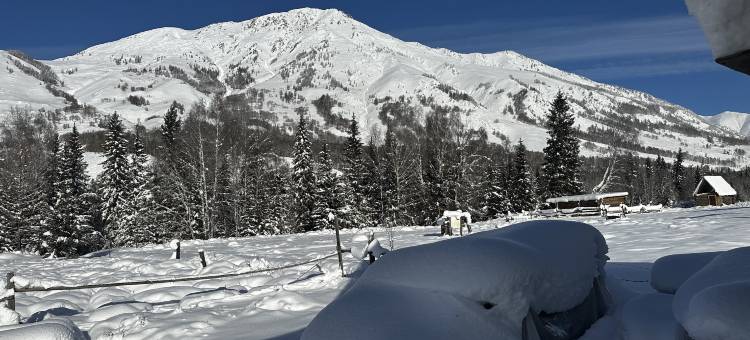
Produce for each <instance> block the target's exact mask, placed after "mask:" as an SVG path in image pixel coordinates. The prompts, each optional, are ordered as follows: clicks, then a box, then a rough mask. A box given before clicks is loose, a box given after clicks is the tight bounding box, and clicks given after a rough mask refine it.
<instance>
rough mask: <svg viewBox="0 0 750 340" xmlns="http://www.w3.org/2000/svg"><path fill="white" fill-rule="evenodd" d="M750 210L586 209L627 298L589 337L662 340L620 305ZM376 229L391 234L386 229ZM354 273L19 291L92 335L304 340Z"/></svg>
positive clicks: (148, 264)
mask: <svg viewBox="0 0 750 340" xmlns="http://www.w3.org/2000/svg"><path fill="white" fill-rule="evenodd" d="M748 217H750V207H749V206H747V205H735V206H730V207H721V208H716V207H710V208H691V209H670V210H667V211H665V212H663V213H652V214H643V215H639V214H633V215H629V216H628V217H627V218H624V219H613V220H603V219H601V218H599V217H586V218H574V220H577V221H580V222H585V223H588V224H591V225H593V226H595V227H596V228H597V229H598V230H599V231H600V232H601V233H602V234H603V235H604V238H605V239H606V242H607V244H608V248H609V253H608V256H609V257H610V258H611V259H610V261H609V262H608V263H607V265H606V267H605V269H606V272H607V280H608V283H607V285H608V287H609V289H610V291H611V293H612V294H613V295H614V298H615V304H616V305H615V308H616V311H615V313H614V314H613V315H611V316H607V317H605V318H604V319H602V320H600V322H598V323H597V324H596V325H595V327H594V328H592V330H591V331H590V332H589V333H590V334H587V336H586V337H585V339H595V340H602V339H608V340H609V339H622V338H624V339H640V340H642V339H651V338H654V339H657V338H658V337H657V336H656V335H652V337H648V338H644V337H640V338H639V337H638V336H637V334H640V333H635V334H629V335H628V334H623V332H624V331H628V329H625V330H623V327H622V323H626V325H629V326H630V327H634V328H633V329H635V330H639V331H640V332H641V333H643V332H646V333H648V332H649V331H651V332H652V333H653V334H657V333H656V332H655V328H651V327H660V329H664V328H666V327H668V326H669V324H668V323H665V322H668V321H669V320H666V321H665V320H662V319H660V318H659V317H660V316H661V314H657V310H655V309H650V310H648V312H647V313H646V312H643V311H644V309H639V310H637V311H639V312H638V313H630V314H636V315H642V316H651V317H644V318H641V319H642V320H640V321H638V320H635V321H634V320H625V319H621V318H622V315H621V313H620V312H619V311H620V310H621V309H622V308H623V306H624V305H625V304H626V303H627V302H628V301H634V300H636V299H638V298H640V297H649V296H651V295H653V294H655V291H654V289H653V288H652V287H651V285H650V284H649V281H650V280H651V267H652V264H653V263H654V261H655V260H657V259H658V258H660V257H662V256H665V255H670V254H679V253H695V252H706V251H723V250H729V249H733V248H736V247H744V246H748V245H750V234H749V233H747V231H746V225H745V222H744V221H746V219H747V218H748ZM505 225H507V223H506V222H504V221H499V220H498V221H489V222H485V223H480V224H477V225H475V231H483V230H490V229H494V228H496V227H504V226H505ZM374 231H375V236H376V237H377V238H379V239H380V240H381V241H382V242H383V244H387V241H386V237H385V233H384V230H382V229H377V230H374ZM361 232H362V231H358V230H344V231H343V232H342V240H344V246H345V247H350V246H357V245H358V243H357V242H355V241H354V240H356V239H361V237H360V236H361V234H360V233H361ZM395 235H396V237H395V241H394V245H395V247H396V248H405V247H409V246H413V245H419V244H426V243H431V242H436V241H441V240H446V239H447V238H449V237H447V236H446V237H441V236H439V235H440V234H439V230H438V227H399V228H398V230H397V231H396V234H395ZM365 238H366V237H365ZM675 240H679V241H675ZM334 244H335V243H334V235H333V232H332V231H323V232H311V233H305V234H294V235H277V236H260V237H251V238H235V239H214V240H208V241H203V240H195V241H186V242H185V243H184V244H183V248H182V255H183V260H181V261H176V260H170V259H169V257H170V253H171V249H169V248H168V247H167V246H166V245H151V246H146V247H142V248H119V249H114V250H113V251H111V252H100V253H98V254H96V255H97V256H91V257H83V258H78V259H69V260H60V259H41V258H39V257H36V256H30V255H17V254H12V253H5V254H0V268H5V270H11V271H14V272H15V273H16V276H17V277H19V279H17V281H16V282H22V281H23V279H24V278H25V279H37V280H41V281H40V283H41V284H43V285H47V286H48V285H56V284H70V285H75V284H82V283H94V282H98V283H104V282H116V281H125V280H135V279H145V278H164V277H181V276H185V275H195V274H200V275H206V274H217V273H228V272H235V271H238V270H243V269H248V268H252V269H258V268H264V267H275V266H280V265H285V264H290V263H297V262H300V261H304V260H306V259H311V258H317V257H320V256H323V255H327V254H330V253H331V252H333V250H334ZM199 249H205V250H206V254H207V257H208V262H209V265H208V267H207V268H205V269H202V268H201V265H200V261H199V259H198V257H197V251H198V250H199ZM386 256H387V255H386ZM344 259H345V270H346V271H347V272H351V271H353V270H355V268H356V267H357V265H358V261H357V260H355V259H353V258H352V257H351V256H350V255H349V254H347V255H346V257H345V258H344ZM353 280H354V278H351V277H350V278H341V276H340V272H339V269H338V265H337V262H336V259H335V258H331V259H327V260H324V261H322V262H321V263H320V267H316V266H315V265H313V264H309V265H306V266H299V267H294V268H289V269H286V270H282V271H278V272H271V273H267V274H262V275H261V274H259V275H249V276H241V277H235V278H227V279H215V280H205V281H197V282H183V283H177V284H153V285H140V286H129V287H112V288H103V289H84V290H75V291H61V292H49V293H24V294H18V295H17V301H16V306H17V310H18V311H19V312H20V313H21V316H22V318H23V319H25V320H27V321H32V320H33V321H39V320H48V319H55V318H65V319H70V320H72V321H73V322H74V323H75V324H76V325H77V326H78V327H80V328H82V329H83V330H84V331H86V332H87V333H88V335H89V336H90V337H91V338H92V339H156V338H158V339H198V338H212V339H299V336H300V334H301V330H302V329H304V328H305V327H306V325H307V324H308V323H309V322H310V320H312V318H313V317H314V316H315V315H316V314H317V313H318V311H320V310H321V309H322V308H323V307H325V306H326V305H327V304H329V303H330V302H331V301H332V300H333V299H335V298H336V296H337V295H339V294H340V293H341V292H342V291H343V290H345V289H346V287H348V285H349V284H351V283H352V281H353ZM670 299H671V298H670ZM648 301H652V300H648ZM670 301H671V300H670ZM667 306H669V305H667ZM666 314H667V315H671V311H669V310H668V311H667V312H666ZM374 317H375V316H374ZM670 317H671V316H670ZM636 321H637V322H638V323H636V324H633V322H636ZM660 323H661V324H660ZM381 325H382V324H381V323H378V322H373V323H372V324H371V326H374V327H377V326H381ZM633 329H631V331H632V330H633ZM657 329H658V328H657ZM597 334H599V335H597ZM659 339H662V338H659Z"/></svg>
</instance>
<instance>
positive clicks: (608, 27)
mask: <svg viewBox="0 0 750 340" xmlns="http://www.w3.org/2000/svg"><path fill="white" fill-rule="evenodd" d="M394 34H395V35H396V36H399V37H403V38H406V39H409V38H410V37H418V36H421V37H422V41H423V42H424V43H426V44H428V45H431V46H434V47H445V48H449V49H453V50H457V51H461V52H495V51H500V50H508V49H510V50H516V51H518V52H521V53H524V54H526V55H529V56H531V57H534V58H537V59H540V60H542V61H545V62H566V61H577V60H585V59H601V58H622V57H632V56H643V55H656V54H675V53H696V52H705V51H708V50H709V47H708V44H707V43H706V41H705V37H704V35H703V32H702V31H701V30H700V28H699V26H698V24H697V23H696V22H695V19H694V18H692V17H689V16H664V17H652V18H639V19H634V20H627V21H617V22H605V23H602V22H599V23H593V24H592V23H591V21H590V20H587V19H586V18H582V17H569V18H563V19H555V20H543V21H535V22H534V23H533V26H532V23H529V22H501V23H490V22H479V23H470V24H465V25H445V26H435V27H421V28H414V29H410V30H405V31H400V32H394ZM425 39H426V40H425Z"/></svg>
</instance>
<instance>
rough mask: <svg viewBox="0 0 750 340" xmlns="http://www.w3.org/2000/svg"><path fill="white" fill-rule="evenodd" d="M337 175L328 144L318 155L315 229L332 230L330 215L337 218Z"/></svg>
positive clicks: (314, 213) (314, 215) (324, 144)
mask: <svg viewBox="0 0 750 340" xmlns="http://www.w3.org/2000/svg"><path fill="white" fill-rule="evenodd" d="M336 182H337V178H336V174H335V173H334V172H333V162H332V161H331V156H330V154H329V151H328V144H326V143H323V146H322V148H321V150H320V153H319V154H318V171H317V182H316V185H315V187H316V190H317V192H316V195H315V209H314V210H313V219H314V220H315V229H316V230H323V229H331V228H332V227H333V226H332V225H331V221H329V219H328V217H329V214H333V215H334V217H336V216H337V210H338V208H339V203H338V195H337V194H336Z"/></svg>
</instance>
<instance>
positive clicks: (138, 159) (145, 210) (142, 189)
mask: <svg viewBox="0 0 750 340" xmlns="http://www.w3.org/2000/svg"><path fill="white" fill-rule="evenodd" d="M132 151H133V152H132V154H131V156H130V169H131V174H130V182H129V187H128V197H129V199H128V201H126V202H125V204H124V205H123V206H122V207H121V209H120V215H121V219H122V220H121V222H119V223H118V225H119V228H118V230H117V233H116V234H115V235H114V243H115V244H116V245H119V246H138V245H142V244H146V243H153V242H156V241H157V239H156V235H155V231H156V230H155V229H156V224H157V223H156V220H155V217H156V215H155V213H154V209H155V208H156V205H155V202H154V200H153V194H152V192H151V189H152V188H151V185H152V174H151V171H150V170H149V169H148V166H147V164H148V155H147V154H146V153H145V152H144V150H143V142H141V139H140V136H139V135H138V134H136V135H135V137H134V138H133V144H132Z"/></svg>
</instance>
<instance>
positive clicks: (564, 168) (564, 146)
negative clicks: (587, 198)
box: [542, 93, 581, 198]
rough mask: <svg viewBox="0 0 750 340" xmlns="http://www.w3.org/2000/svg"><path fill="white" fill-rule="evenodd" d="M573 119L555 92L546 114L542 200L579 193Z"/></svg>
mask: <svg viewBox="0 0 750 340" xmlns="http://www.w3.org/2000/svg"><path fill="white" fill-rule="evenodd" d="M574 122H575V120H574V117H573V113H572V112H570V106H569V105H568V102H567V100H566V99H565V97H563V95H562V93H558V94H557V97H556V98H555V100H554V101H553V102H552V108H551V109H550V111H549V113H548V114H547V128H548V131H547V133H548V134H549V137H548V138H547V146H546V147H545V148H544V164H543V165H542V176H543V177H544V180H543V181H542V185H544V188H543V190H542V193H543V194H542V195H543V197H542V198H549V197H557V196H564V195H574V194H579V193H580V192H581V183H580V182H579V178H578V171H579V167H580V160H579V159H578V152H579V149H578V138H576V137H575V130H574V128H573V124H574Z"/></svg>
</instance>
